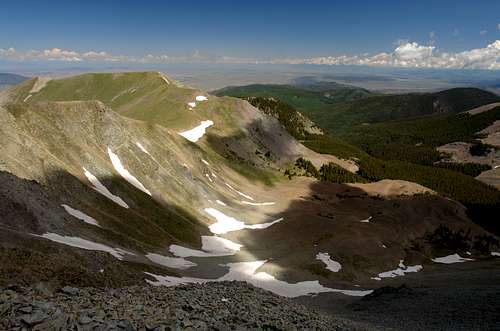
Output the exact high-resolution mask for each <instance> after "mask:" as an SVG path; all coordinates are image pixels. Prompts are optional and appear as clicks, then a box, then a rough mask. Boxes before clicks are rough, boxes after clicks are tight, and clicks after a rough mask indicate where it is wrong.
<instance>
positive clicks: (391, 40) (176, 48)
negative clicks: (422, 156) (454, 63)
mask: <svg viewBox="0 0 500 331" xmlns="http://www.w3.org/2000/svg"><path fill="white" fill-rule="evenodd" d="M499 13H500V1H498V0H476V1H470V0H468V1H463V0H454V1H449V0H434V1H427V0H423V1H422V0H420V1H411V2H410V1H402V0H399V1H341V2H339V1H332V0H330V1H180V0H177V1H128V0H121V1H89V0H86V1H71V0H68V1H43V0H39V1H36V0H35V1H23V0H16V1H6V2H4V3H2V10H1V11H0V49H8V48H11V47H12V48H15V49H16V50H17V51H27V50H30V49H37V50H44V49H52V48H60V49H64V50H74V51H76V52H86V51H89V50H94V51H105V52H108V53H113V54H125V55H127V56H142V55H145V54H149V53H151V54H170V55H175V54H177V55H180V54H188V53H189V54H192V53H193V52H195V51H196V50H198V51H199V52H201V53H202V54H210V55H219V56H230V57H237V58H243V57H245V58H255V59H274V58H311V57H319V56H336V55H340V54H351V55H353V54H363V53H367V52H368V53H372V54H376V53H380V52H391V51H392V50H394V47H395V44H397V43H398V41H399V43H401V42H402V41H411V42H416V43H418V44H419V45H429V44H433V45H434V46H435V47H436V48H435V51H446V52H461V51H465V50H470V49H476V48H483V47H486V46H487V45H489V44H491V43H492V42H494V41H495V40H498V39H500V26H499V24H500V14H499ZM481 31H483V32H481ZM431 34H432V35H433V36H431Z"/></svg>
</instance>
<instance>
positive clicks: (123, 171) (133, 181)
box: [108, 147, 151, 195]
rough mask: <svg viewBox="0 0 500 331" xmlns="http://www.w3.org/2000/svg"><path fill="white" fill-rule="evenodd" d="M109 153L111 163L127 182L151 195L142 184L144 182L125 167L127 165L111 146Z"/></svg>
mask: <svg viewBox="0 0 500 331" xmlns="http://www.w3.org/2000/svg"><path fill="white" fill-rule="evenodd" d="M108 155H109V158H110V159H111V163H112V164H113V167H114V168H115V170H116V171H117V172H118V173H119V174H120V175H121V176H122V177H123V178H124V179H125V180H126V181H127V182H129V183H130V184H132V185H134V186H135V187H136V188H138V189H139V190H141V191H143V192H144V193H146V194H149V195H151V192H149V190H148V189H146V188H145V187H144V185H142V183H141V182H139V180H137V178H135V177H134V176H132V174H131V173H130V172H129V171H128V170H127V169H125V167H124V166H123V164H122V162H121V161H120V158H119V157H118V155H116V154H115V153H113V151H112V150H111V148H109V147H108Z"/></svg>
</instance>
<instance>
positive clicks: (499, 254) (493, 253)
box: [491, 252, 500, 256]
mask: <svg viewBox="0 0 500 331" xmlns="http://www.w3.org/2000/svg"><path fill="white" fill-rule="evenodd" d="M491 256H500V252H491Z"/></svg>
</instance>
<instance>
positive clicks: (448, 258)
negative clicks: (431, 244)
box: [432, 254, 474, 264]
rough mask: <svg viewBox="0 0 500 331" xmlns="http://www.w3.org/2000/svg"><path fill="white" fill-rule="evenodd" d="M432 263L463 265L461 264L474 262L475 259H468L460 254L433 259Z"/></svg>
mask: <svg viewBox="0 0 500 331" xmlns="http://www.w3.org/2000/svg"><path fill="white" fill-rule="evenodd" d="M432 261H434V262H437V263H444V264H452V263H461V262H466V261H474V259H468V258H465V257H461V256H460V255H458V254H452V255H447V256H443V257H436V258H434V259H432Z"/></svg>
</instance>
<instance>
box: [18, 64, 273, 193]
mask: <svg viewBox="0 0 500 331" xmlns="http://www.w3.org/2000/svg"><path fill="white" fill-rule="evenodd" d="M200 93H201V92H197V91H196V90H193V89H189V88H184V87H179V86H177V85H175V84H167V83H166V82H165V81H164V80H163V79H162V78H161V76H160V75H159V74H158V73H157V72H130V73H119V74H113V73H95V74H84V75H79V76H74V77H69V78H65V79H60V80H53V81H50V82H49V83H48V84H47V86H46V87H44V88H43V89H42V90H41V91H40V92H39V93H37V94H35V95H33V97H32V98H31V99H29V102H37V101H47V100H49V101H69V100H99V101H101V102H103V103H104V104H105V105H107V106H108V107H110V108H111V109H113V110H115V111H117V112H118V113H120V114H121V115H123V116H125V117H129V118H133V119H137V120H141V121H145V122H147V123H149V124H151V125H153V124H157V125H161V126H164V127H168V128H171V129H174V130H176V131H183V130H186V129H190V128H193V127H195V126H197V125H199V124H200V121H202V120H207V119H210V120H212V121H214V123H216V124H217V125H214V126H213V127H212V128H211V130H210V132H211V133H213V134H215V135H224V136H230V135H232V136H236V135H238V134H240V133H241V131H240V130H239V127H238V126H237V124H236V120H235V118H234V116H235V113H234V112H233V110H234V108H235V106H236V102H238V101H237V100H235V99H232V98H210V97H209V100H208V101H204V102H197V106H196V108H195V109H194V110H192V111H190V110H189V106H188V105H187V102H191V101H194V100H195V96H196V95H199V94H200ZM23 96H24V95H22V96H21V97H23ZM221 124H222V125H221ZM206 152H207V153H209V154H211V155H212V156H213V157H215V158H220V156H219V155H217V154H216V152H215V151H212V150H210V149H208V150H206ZM226 163H227V164H228V165H230V166H231V167H233V169H235V170H237V171H238V172H239V173H240V174H242V175H244V176H245V177H246V178H248V179H249V180H252V181H260V182H262V183H264V184H266V185H270V184H271V183H272V182H273V181H275V180H276V176H275V175H274V174H272V173H270V172H269V171H268V170H259V169H256V168H254V167H252V166H250V165H247V164H243V163H242V164H234V162H226Z"/></svg>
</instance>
